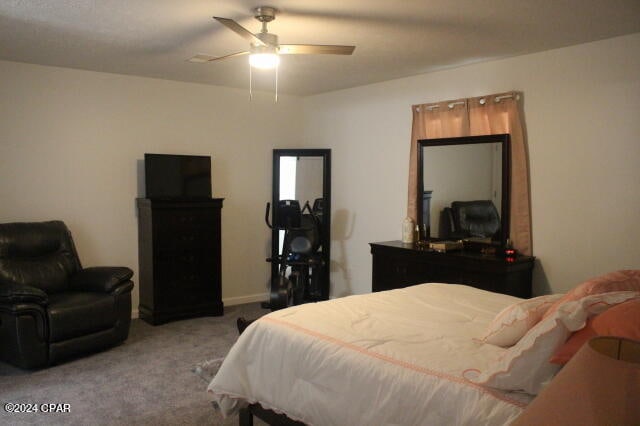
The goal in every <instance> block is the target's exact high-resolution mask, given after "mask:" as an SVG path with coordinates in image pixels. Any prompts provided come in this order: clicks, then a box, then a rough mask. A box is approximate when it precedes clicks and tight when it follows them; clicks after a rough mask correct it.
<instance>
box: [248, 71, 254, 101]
mask: <svg viewBox="0 0 640 426" xmlns="http://www.w3.org/2000/svg"><path fill="white" fill-rule="evenodd" d="M251 80H252V74H251V64H249V100H250V101H252V100H253V90H252V84H251Z"/></svg>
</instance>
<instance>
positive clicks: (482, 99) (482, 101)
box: [478, 98, 487, 105]
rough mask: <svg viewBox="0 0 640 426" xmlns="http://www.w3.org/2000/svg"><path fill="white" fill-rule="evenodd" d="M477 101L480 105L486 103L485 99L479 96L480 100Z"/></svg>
mask: <svg viewBox="0 0 640 426" xmlns="http://www.w3.org/2000/svg"><path fill="white" fill-rule="evenodd" d="M478 103H479V104H480V105H484V104H486V103H487V100H486V99H485V98H480V100H479V101H478Z"/></svg>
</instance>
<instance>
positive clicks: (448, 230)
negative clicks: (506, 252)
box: [440, 200, 501, 239]
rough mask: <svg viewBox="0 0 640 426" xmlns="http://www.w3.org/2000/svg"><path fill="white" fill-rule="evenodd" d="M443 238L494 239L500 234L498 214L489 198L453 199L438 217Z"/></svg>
mask: <svg viewBox="0 0 640 426" xmlns="http://www.w3.org/2000/svg"><path fill="white" fill-rule="evenodd" d="M440 224H441V226H442V229H441V232H440V234H441V235H443V237H444V238H450V239H454V238H455V239H460V238H468V237H479V238H491V239H495V238H497V237H499V235H500V226H501V224H500V215H499V214H498V210H497V209H496V206H495V205H494V204H493V202H492V201H491V200H475V201H454V202H452V203H451V207H446V208H445V209H444V210H443V214H442V216H441V219H440Z"/></svg>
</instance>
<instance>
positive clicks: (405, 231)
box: [402, 217, 414, 244]
mask: <svg viewBox="0 0 640 426" xmlns="http://www.w3.org/2000/svg"><path fill="white" fill-rule="evenodd" d="M413 241H414V233H413V220H412V219H411V218H410V217H405V218H404V222H402V242H403V243H406V244H413Z"/></svg>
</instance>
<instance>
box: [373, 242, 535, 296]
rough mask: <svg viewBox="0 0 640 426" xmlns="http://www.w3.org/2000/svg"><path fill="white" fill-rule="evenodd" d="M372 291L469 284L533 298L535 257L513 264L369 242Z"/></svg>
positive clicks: (480, 256)
mask: <svg viewBox="0 0 640 426" xmlns="http://www.w3.org/2000/svg"><path fill="white" fill-rule="evenodd" d="M369 245H370V246H371V254H372V257H373V282H372V287H373V288H372V290H373V291H382V290H391V289H394V288H401V287H407V286H410V285H414V284H421V283H427V282H439V283H451V284H467V285H470V286H473V287H477V288H481V289H483V290H489V291H495V292H498V293H504V294H509V295H512V296H517V297H524V298H528V297H531V273H532V270H533V264H534V260H535V258H534V257H531V256H517V257H516V258H515V259H513V261H508V260H506V259H505V258H503V257H498V256H488V255H483V254H481V253H477V252H467V251H454V252H448V253H438V252H436V251H430V250H425V249H421V248H418V247H416V246H415V245H414V244H404V243H402V242H401V241H386V242H380V243H370V244H369Z"/></svg>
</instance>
